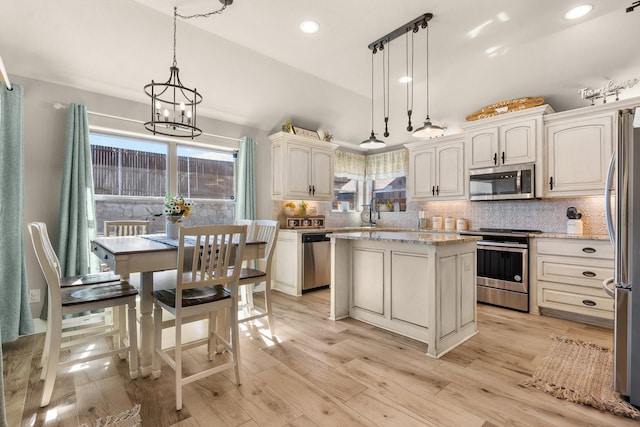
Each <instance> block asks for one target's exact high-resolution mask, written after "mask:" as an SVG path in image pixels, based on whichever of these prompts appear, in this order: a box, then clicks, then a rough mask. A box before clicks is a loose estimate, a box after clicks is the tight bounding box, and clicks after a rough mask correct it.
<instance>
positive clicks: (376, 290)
mask: <svg viewBox="0 0 640 427" xmlns="http://www.w3.org/2000/svg"><path fill="white" fill-rule="evenodd" d="M476 240H478V238H477V237H472V236H459V235H456V234H440V233H417V232H360V233H336V234H333V235H331V245H332V254H331V257H332V260H331V263H332V264H331V265H332V271H331V275H332V280H331V316H330V318H331V319H332V320H338V319H341V318H344V317H347V316H348V317H352V318H354V319H357V320H361V321H363V322H366V323H370V324H372V325H375V326H378V327H380V328H383V329H386V330H389V331H392V332H395V333H398V334H401V335H404V336H406V337H409V338H413V339H416V340H418V341H421V342H424V343H426V344H427V351H426V353H427V355H428V356H431V357H434V358H438V357H441V356H442V355H444V354H445V353H447V352H448V351H449V350H451V349H452V348H454V347H456V346H458V345H459V344H461V343H463V342H464V341H466V340H467V339H469V338H470V337H472V336H473V335H475V334H476V333H477V324H476V293H475V289H476V268H475V262H476V243H475V242H476ZM363 253H369V254H372V253H377V254H380V255H379V256H376V257H371V256H363ZM367 287H368V288H367ZM380 287H382V289H380ZM365 288H366V289H368V290H369V292H372V293H373V294H374V296H373V297H369V298H370V299H364V298H363V297H362V295H361V294H360V291H361V290H363V289H365ZM380 297H382V311H381V312H380V311H379V310H378V306H376V305H375V304H372V301H374V302H375V303H378V302H380V301H381V300H380ZM362 301H366V303H367V304H368V306H367V309H365V308H363V307H362V306H363V305H365V303H363V302H362Z"/></svg>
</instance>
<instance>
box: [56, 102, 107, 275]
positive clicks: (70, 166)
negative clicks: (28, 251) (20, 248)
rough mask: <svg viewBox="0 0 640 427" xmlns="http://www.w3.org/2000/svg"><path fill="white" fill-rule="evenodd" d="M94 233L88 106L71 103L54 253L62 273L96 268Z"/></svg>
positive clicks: (96, 270)
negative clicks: (92, 250) (93, 250)
mask: <svg viewBox="0 0 640 427" xmlns="http://www.w3.org/2000/svg"><path fill="white" fill-rule="evenodd" d="M96 233H97V225H96V209H95V199H94V192H93V172H92V167H91V147H90V145H89V120H88V118H87V107H86V106H84V105H81V104H75V103H72V104H71V105H69V115H68V117H67V136H66V144H65V152H64V169H63V172H62V185H61V188H60V211H59V217H58V238H57V245H58V247H57V255H58V258H59V259H60V268H61V272H62V276H63V277H67V276H75V275H79V274H89V273H96V272H98V271H99V268H100V267H99V263H98V259H97V258H96V257H95V256H94V255H92V253H91V244H90V241H91V239H92V238H94V237H95V236H96Z"/></svg>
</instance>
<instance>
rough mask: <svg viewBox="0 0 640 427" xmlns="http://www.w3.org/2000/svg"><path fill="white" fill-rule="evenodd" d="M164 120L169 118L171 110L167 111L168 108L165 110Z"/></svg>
mask: <svg viewBox="0 0 640 427" xmlns="http://www.w3.org/2000/svg"><path fill="white" fill-rule="evenodd" d="M164 118H165V119H168V118H169V110H167V109H166V108H165V109H164Z"/></svg>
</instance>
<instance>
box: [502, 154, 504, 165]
mask: <svg viewBox="0 0 640 427" xmlns="http://www.w3.org/2000/svg"><path fill="white" fill-rule="evenodd" d="M502 164H503V165H504V151H503V152H502Z"/></svg>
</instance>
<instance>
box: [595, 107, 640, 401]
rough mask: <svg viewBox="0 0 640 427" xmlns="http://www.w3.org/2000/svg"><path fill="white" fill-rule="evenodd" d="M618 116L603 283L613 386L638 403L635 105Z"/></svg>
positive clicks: (639, 204) (639, 219)
mask: <svg viewBox="0 0 640 427" xmlns="http://www.w3.org/2000/svg"><path fill="white" fill-rule="evenodd" d="M634 115H635V120H634ZM618 116H619V118H618V141H617V146H616V151H615V153H614V155H613V157H612V159H611V165H610V167H609V174H608V177H607V185H606V188H605V211H606V218H607V227H608V230H609V238H610V239H611V243H612V244H613V247H614V250H615V273H614V277H613V278H611V279H607V280H605V281H604V283H603V286H604V288H605V290H606V291H607V292H608V293H609V295H611V296H613V297H614V298H615V330H614V370H615V372H614V389H615V391H617V392H618V393H620V394H622V395H623V396H625V397H627V398H628V399H629V402H630V403H631V404H632V405H634V406H637V407H640V108H636V109H626V110H621V111H619V112H618ZM612 194H613V197H611V195H612ZM635 285H637V286H635ZM634 287H635V292H634ZM634 294H635V298H634Z"/></svg>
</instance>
